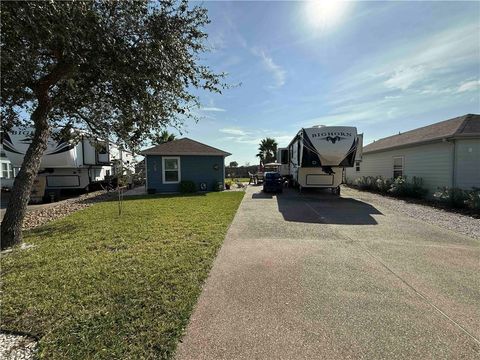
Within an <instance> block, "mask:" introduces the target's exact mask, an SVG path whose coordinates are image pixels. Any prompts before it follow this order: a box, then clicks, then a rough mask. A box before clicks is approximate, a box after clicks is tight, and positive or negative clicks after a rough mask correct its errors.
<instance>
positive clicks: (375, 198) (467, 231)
mask: <svg viewBox="0 0 480 360" xmlns="http://www.w3.org/2000/svg"><path fill="white" fill-rule="evenodd" d="M342 195H346V196H351V197H354V198H355V199H360V200H364V201H366V202H374V203H376V204H380V205H381V206H385V207H388V208H389V209H391V210H393V211H399V212H402V213H404V214H406V215H408V216H410V217H413V218H415V219H418V220H421V221H425V222H426V223H429V224H433V225H437V226H441V227H443V228H446V229H449V230H452V231H454V232H456V233H459V234H463V235H467V236H470V237H472V238H475V239H480V221H479V220H478V219H476V218H474V217H471V216H468V215H463V214H459V213H454V212H451V211H447V210H443V209H439V208H435V207H432V206H429V205H423V204H415V203H410V202H408V201H406V200H402V199H395V198H391V197H387V196H382V195H379V194H375V193H370V192H367V191H359V190H356V189H353V188H349V187H344V188H343V189H342Z"/></svg>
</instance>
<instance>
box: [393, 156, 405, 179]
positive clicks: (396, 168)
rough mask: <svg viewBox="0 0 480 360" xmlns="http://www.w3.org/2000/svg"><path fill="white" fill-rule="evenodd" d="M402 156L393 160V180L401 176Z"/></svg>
mask: <svg viewBox="0 0 480 360" xmlns="http://www.w3.org/2000/svg"><path fill="white" fill-rule="evenodd" d="M403 163H404V158H403V156H397V157H394V158H393V178H394V179H396V178H397V177H399V176H403Z"/></svg>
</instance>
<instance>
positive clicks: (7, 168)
mask: <svg viewBox="0 0 480 360" xmlns="http://www.w3.org/2000/svg"><path fill="white" fill-rule="evenodd" d="M2 178H4V179H12V178H13V170H12V164H9V163H2Z"/></svg>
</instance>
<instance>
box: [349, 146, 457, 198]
mask: <svg viewBox="0 0 480 360" xmlns="http://www.w3.org/2000/svg"><path fill="white" fill-rule="evenodd" d="M453 149H454V144H453V143H450V142H438V143H433V144H426V145H419V146H411V147H405V148H400V149H394V150H386V151H380V152H375V153H364V154H363V159H362V162H361V163H360V171H355V167H353V168H347V169H346V180H347V183H352V182H353V181H355V179H356V178H360V177H362V176H382V177H384V178H392V177H393V158H394V157H397V156H403V157H404V171H403V174H404V175H405V176H407V177H409V178H412V177H413V176H417V177H421V178H422V179H423V184H424V186H425V187H426V188H427V189H428V190H429V193H430V196H431V195H432V194H433V193H434V192H435V191H437V190H438V188H439V187H442V186H448V187H451V186H452V181H453V156H454V151H453Z"/></svg>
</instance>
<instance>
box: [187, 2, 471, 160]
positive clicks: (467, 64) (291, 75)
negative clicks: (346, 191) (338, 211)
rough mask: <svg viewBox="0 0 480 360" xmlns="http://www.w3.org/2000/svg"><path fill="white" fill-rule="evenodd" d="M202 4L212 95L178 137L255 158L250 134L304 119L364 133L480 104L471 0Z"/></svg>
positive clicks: (283, 134) (281, 136)
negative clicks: (219, 75)
mask: <svg viewBox="0 0 480 360" xmlns="http://www.w3.org/2000/svg"><path fill="white" fill-rule="evenodd" d="M194 4H197V5H202V6H204V7H206V8H207V9H208V14H209V18H210V20H211V23H210V24H209V25H208V26H207V27H206V28H205V30H206V32H207V33H208V34H209V38H208V45H209V47H210V48H211V51H210V52H209V53H205V54H203V55H202V59H201V61H202V62H203V63H205V64H207V65H209V66H210V67H211V68H212V70H214V71H216V72H223V71H224V72H227V73H228V76H227V79H226V80H227V82H228V83H229V84H231V85H233V86H232V87H231V88H230V89H227V90H225V91H224V93H223V94H222V95H216V94H210V93H205V92H202V93H199V94H198V95H199V97H200V100H201V103H202V107H201V108H200V109H198V110H197V111H196V113H197V115H199V116H200V117H201V119H200V121H198V122H197V123H195V122H193V121H190V122H187V123H186V124H185V128H184V130H183V135H182V136H186V137H189V138H192V139H194V140H197V141H200V142H203V143H206V144H208V145H211V146H214V147H218V148H220V149H222V150H225V151H228V152H230V153H232V155H231V156H229V157H228V158H227V159H226V162H227V163H228V162H230V161H237V162H238V163H239V164H240V165H244V164H245V163H247V162H248V163H250V164H257V163H258V158H256V157H255V154H257V152H258V151H257V148H258V143H259V142H260V140H261V139H262V138H265V137H267V136H268V137H273V138H275V139H276V140H277V142H278V144H279V146H286V145H288V143H289V142H290V140H291V139H292V138H293V137H294V135H295V134H296V133H297V132H298V131H299V130H300V129H301V128H302V127H310V126H312V125H320V124H322V125H327V126H328V125H330V126H334V125H346V126H356V127H357V129H358V131H359V132H361V133H363V134H364V145H365V144H368V143H370V142H372V141H373V140H376V139H380V138H382V137H386V136H389V135H393V134H397V133H398V132H404V131H407V130H411V129H415V128H417V127H421V126H425V125H429V124H432V123H435V122H438V121H442V120H446V119H449V118H452V117H456V116H460V115H464V114H467V113H477V114H478V113H480V2H439V1H436V2H434V1H424V2H413V1H409V2H407V1H395V2H383V1H382V2H380V1H376V2H366V1H356V2H334V4H331V1H330V3H327V4H326V3H320V4H316V3H312V2H300V1H298V2H280V1H270V2H244V1H237V2H224V1H207V2H201V3H194Z"/></svg>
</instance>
